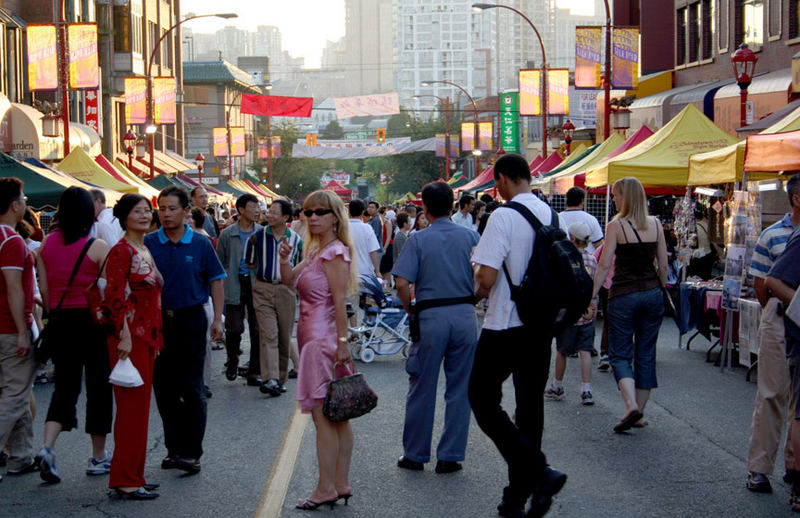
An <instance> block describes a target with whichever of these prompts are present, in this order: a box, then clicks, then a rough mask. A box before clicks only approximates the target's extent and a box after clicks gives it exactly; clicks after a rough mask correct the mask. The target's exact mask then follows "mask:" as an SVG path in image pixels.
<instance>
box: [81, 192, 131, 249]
mask: <svg viewBox="0 0 800 518" xmlns="http://www.w3.org/2000/svg"><path fill="white" fill-rule="evenodd" d="M89 194H91V195H92V200H94V218H95V224H94V226H92V231H93V233H92V237H96V238H98V239H102V240H103V241H105V242H106V244H107V245H108V246H109V247H112V246H114V245H115V244H117V241H119V240H120V239H122V235H123V234H124V233H125V231H124V230H122V227H121V226H120V223H119V220H118V219H117V218H116V217H115V216H114V213H113V211H112V210H111V208H109V207H106V195H105V193H104V192H103V191H101V190H100V189H91V190H90V191H89Z"/></svg>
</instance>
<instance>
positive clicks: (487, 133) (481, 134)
mask: <svg viewBox="0 0 800 518" xmlns="http://www.w3.org/2000/svg"><path fill="white" fill-rule="evenodd" d="M493 139H494V127H493V125H492V122H491V121H488V122H487V121H482V122H479V123H478V149H480V150H481V151H491V150H492V140H493Z"/></svg>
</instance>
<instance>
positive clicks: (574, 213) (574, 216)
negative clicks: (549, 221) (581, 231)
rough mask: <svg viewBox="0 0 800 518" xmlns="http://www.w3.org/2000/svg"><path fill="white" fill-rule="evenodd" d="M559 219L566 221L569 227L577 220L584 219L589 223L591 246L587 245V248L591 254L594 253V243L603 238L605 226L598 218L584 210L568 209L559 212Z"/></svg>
mask: <svg viewBox="0 0 800 518" xmlns="http://www.w3.org/2000/svg"><path fill="white" fill-rule="evenodd" d="M558 219H559V220H560V221H562V222H564V223H565V225H566V226H567V227H569V226H570V225H572V224H573V223H575V222H576V221H583V222H584V223H586V224H587V225H589V230H591V231H592V233H591V235H590V236H589V246H587V247H586V249H587V250H588V251H589V253H590V254H593V253H594V243H597V242H598V241H600V240H601V239H603V227H601V226H600V222H599V221H597V218H595V217H594V216H592V215H591V214H589V213H588V212H586V211H584V210H580V209H579V210H575V209H567V210H565V211H564V212H560V213H559V214H558Z"/></svg>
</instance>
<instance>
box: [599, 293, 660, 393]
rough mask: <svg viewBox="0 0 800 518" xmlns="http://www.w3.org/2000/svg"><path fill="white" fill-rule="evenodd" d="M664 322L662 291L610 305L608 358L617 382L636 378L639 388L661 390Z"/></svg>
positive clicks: (624, 297) (619, 299)
mask: <svg viewBox="0 0 800 518" xmlns="http://www.w3.org/2000/svg"><path fill="white" fill-rule="evenodd" d="M663 319H664V295H663V294H662V293H661V289H660V288H655V289H652V290H648V291H640V292H636V293H630V294H628V295H622V296H620V297H614V298H612V299H611V300H609V301H608V354H609V360H610V363H611V368H612V369H614V378H615V379H616V380H617V382H619V380H621V379H623V378H633V379H634V380H635V382H636V388H639V389H653V388H656V387H658V380H657V379H656V342H657V341H658V330H659V328H660V327H661V322H662V320H663ZM631 363H633V367H631Z"/></svg>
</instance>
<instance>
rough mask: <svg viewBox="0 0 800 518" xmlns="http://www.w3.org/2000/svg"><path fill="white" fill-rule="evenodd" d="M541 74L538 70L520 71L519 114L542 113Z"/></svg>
mask: <svg viewBox="0 0 800 518" xmlns="http://www.w3.org/2000/svg"><path fill="white" fill-rule="evenodd" d="M541 82H542V79H541V74H540V73H539V71H538V70H520V71H519V114H520V115H541V114H542V100H541V98H540V96H539V92H540V90H541Z"/></svg>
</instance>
